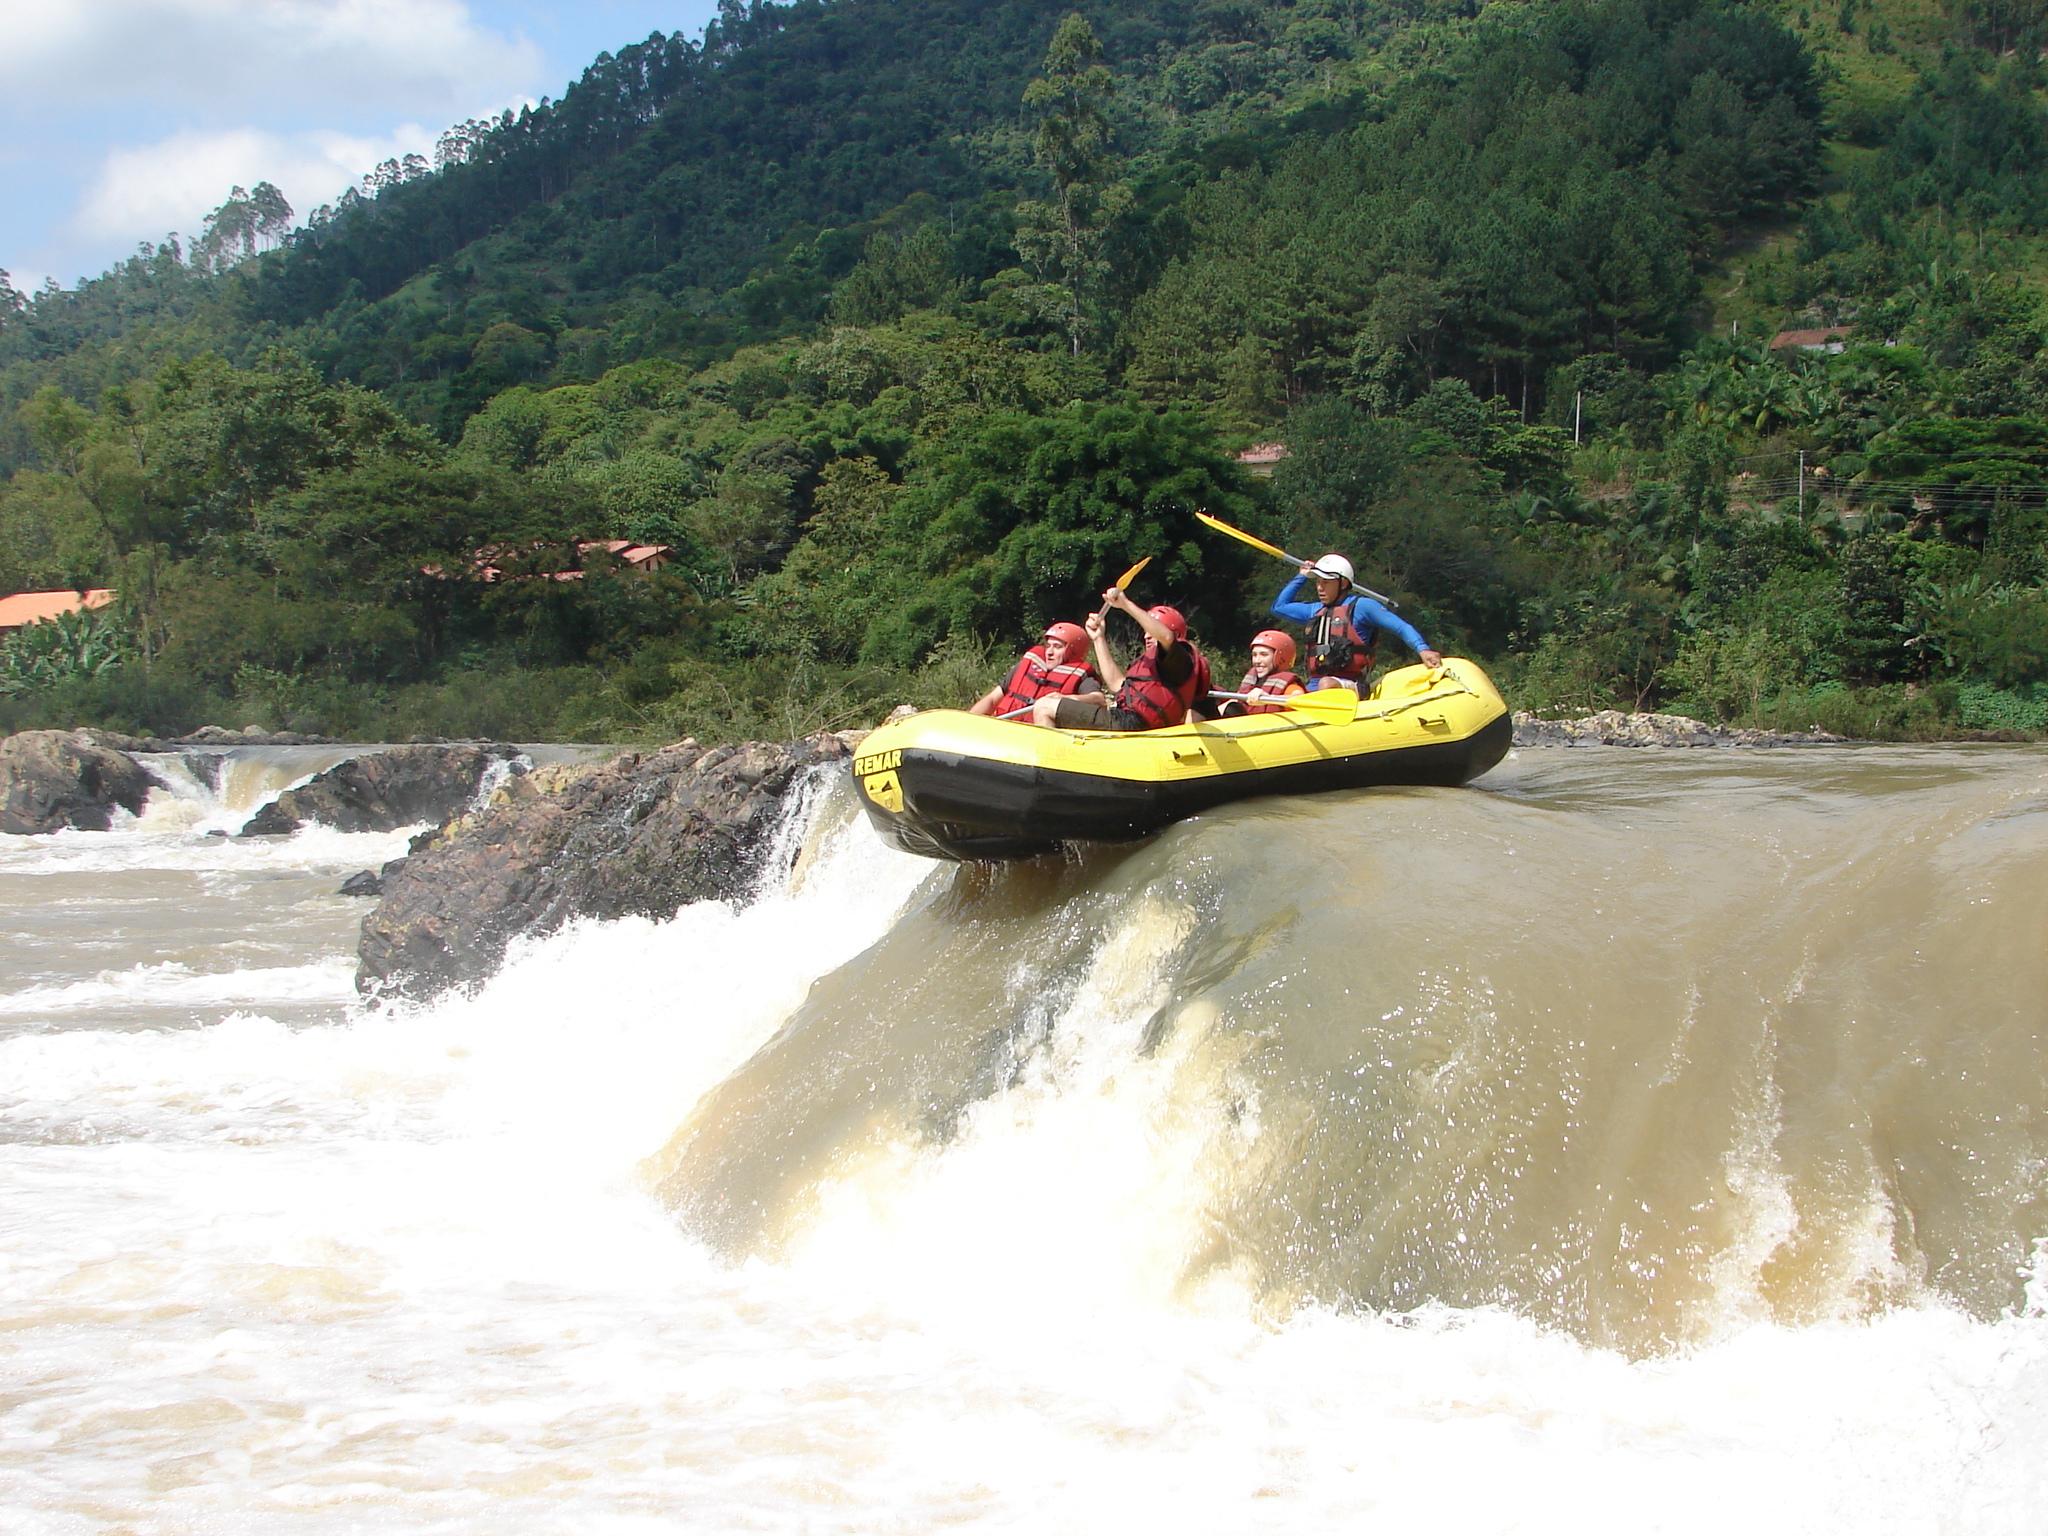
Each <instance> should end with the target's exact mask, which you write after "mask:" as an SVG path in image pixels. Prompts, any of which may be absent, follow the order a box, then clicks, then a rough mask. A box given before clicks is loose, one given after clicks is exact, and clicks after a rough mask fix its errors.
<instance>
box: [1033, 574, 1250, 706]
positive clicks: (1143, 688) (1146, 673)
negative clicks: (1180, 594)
mask: <svg viewBox="0 0 2048 1536" xmlns="http://www.w3.org/2000/svg"><path fill="white" fill-rule="evenodd" d="M1131 574H1136V568H1135V567H1134V568H1133V571H1132V573H1131ZM1129 579H1130V578H1129V576H1126V577H1125V579H1124V581H1122V582H1119V583H1118V584H1117V585H1116V586H1113V587H1111V588H1110V589H1109V590H1108V591H1107V592H1104V593H1103V594H1102V609H1101V611H1100V612H1098V613H1091V614H1089V615H1088V619H1087V630H1088V637H1089V639H1090V640H1092V641H1093V642H1094V645H1095V670H1096V671H1097V672H1100V673H1101V674H1102V681H1103V684H1104V686H1105V687H1106V688H1107V689H1108V692H1107V693H1080V694H1071V695H1055V696H1049V697H1046V698H1042V699H1040V700H1039V701H1038V702H1037V703H1036V704H1034V705H1032V706H1031V723H1032V724H1034V725H1047V726H1056V727H1059V728H1060V729H1063V730H1081V731H1151V730H1157V729H1159V728H1160V727H1161V726H1168V725H1179V724H1180V723H1181V721H1183V720H1185V719H1186V718H1187V714H1188V707H1189V706H1190V705H1191V704H1193V703H1194V701H1195V700H1196V699H1199V698H1202V697H1204V696H1205V695H1206V694H1207V693H1208V692H1209V687H1210V682H1209V663H1208V661H1207V659H1206V658H1205V657H1204V656H1203V655H1202V653H1201V652H1200V651H1199V650H1197V649H1196V648H1195V646H1194V645H1193V643H1192V642H1190V641H1189V639H1188V621H1187V620H1186V619H1185V618H1183V617H1182V616H1181V612H1180V610H1179V609H1178V608H1170V607H1168V606H1166V605H1165V604H1164V603H1161V604H1159V605H1157V606H1155V607H1152V608H1140V607H1139V606H1138V605H1137V604H1136V603H1134V602H1132V601H1131V598H1130V594H1129V593H1127V592H1126V591H1124V587H1125V586H1126V585H1127V584H1128V583H1129ZM1112 608H1120V609H1122V610H1123V611H1124V612H1125V613H1127V614H1129V615H1130V616H1131V617H1132V618H1133V619H1135V620H1136V621H1137V624H1138V628H1140V629H1141V630H1143V631H1144V632H1145V648H1144V649H1143V650H1142V651H1140V652H1139V653H1138V656H1137V659H1136V660H1135V661H1133V662H1132V663H1131V664H1130V667H1129V668H1128V669H1126V668H1124V667H1121V666H1118V665H1117V660H1116V657H1114V656H1112V655H1111V654H1110V650H1109V641H1108V639H1107V638H1106V637H1105V629H1106V621H1107V619H1108V615H1109V610H1110V609H1112Z"/></svg>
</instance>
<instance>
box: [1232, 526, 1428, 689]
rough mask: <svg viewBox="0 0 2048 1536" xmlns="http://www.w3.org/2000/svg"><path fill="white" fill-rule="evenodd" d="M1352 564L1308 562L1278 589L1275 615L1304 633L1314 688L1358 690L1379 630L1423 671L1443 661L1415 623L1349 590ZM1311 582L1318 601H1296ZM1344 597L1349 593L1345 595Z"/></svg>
mask: <svg viewBox="0 0 2048 1536" xmlns="http://www.w3.org/2000/svg"><path fill="white" fill-rule="evenodd" d="M1351 577H1352V570H1351V562H1350V561H1349V560H1346V559H1345V558H1344V557H1343V556H1342V555H1325V556H1323V558H1322V559H1320V560H1314V561H1306V562H1304V563H1303V565H1302V567H1301V574H1300V575H1298V576H1296V577H1295V578H1294V579H1293V580H1292V581H1290V582H1288V583H1287V585H1286V586H1284V587H1282V588H1281V589H1280V595H1279V596H1278V597H1276V598H1274V599H1273V612H1274V613H1275V614H1276V615H1277V616H1279V617H1280V618H1283V619H1292V620H1293V621H1294V622H1295V623H1297V624H1300V625H1303V626H1305V627H1306V628H1307V630H1308V640H1309V653H1308V675H1309V678H1310V680H1311V681H1310V686H1311V687H1314V688H1359V687H1361V685H1362V684H1363V683H1364V681H1365V675H1366V673H1368V672H1370V671H1371V670H1372V664H1373V653H1374V652H1375V651H1377V650H1378V648H1379V640H1380V631H1382V630H1390V631H1392V632H1393V633H1394V634H1395V635H1396V636H1398V637H1399V639H1400V641H1401V643H1402V644H1403V645H1405V646H1407V647H1408V649H1409V650H1411V651H1413V652H1414V653H1415V654H1416V655H1417V656H1418V657H1420V658H1421V660H1422V664H1423V665H1424V666H1426V667H1440V666H1442V665H1443V664H1444V659H1443V657H1441V656H1440V655H1438V654H1437V653H1436V651H1435V650H1434V649H1433V648H1432V647H1431V645H1430V643H1429V642H1428V641H1427V640H1425V639H1423V638H1422V634H1421V632H1420V631H1419V630H1417V629H1416V627H1415V626H1414V625H1413V624H1410V623H1409V622H1408V621H1407V620H1406V619H1404V618H1402V617H1401V616H1400V615H1399V614H1396V613H1395V612H1394V611H1393V610H1392V609H1390V608H1388V607H1387V606H1386V605H1385V604H1384V603H1380V602H1375V601H1374V600H1373V599H1372V598H1369V597H1367V596H1365V595H1364V594H1363V593H1359V592H1352V591H1351ZM1311 580H1313V581H1314V582H1315V584H1316V600H1315V601H1314V602H1313V603H1305V602H1297V601H1296V596H1297V594H1299V593H1300V591H1301V589H1302V587H1303V586H1304V585H1306V584H1307V583H1308V582H1309V581H1311ZM1347 594H1348V595H1347Z"/></svg>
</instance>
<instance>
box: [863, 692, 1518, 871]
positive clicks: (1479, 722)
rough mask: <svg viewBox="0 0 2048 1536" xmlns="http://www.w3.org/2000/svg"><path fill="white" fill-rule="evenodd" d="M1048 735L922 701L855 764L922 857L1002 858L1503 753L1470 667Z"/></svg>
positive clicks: (1425, 775)
mask: <svg viewBox="0 0 2048 1536" xmlns="http://www.w3.org/2000/svg"><path fill="white" fill-rule="evenodd" d="M1317 702H1318V706H1319V707H1317V708H1315V709H1306V708H1297V709H1289V710H1283V711H1281V712H1280V713H1278V714H1270V715H1241V716H1238V717H1236V718H1234V719H1228V720H1207V721H1191V722H1189V723H1187V724H1184V725H1177V726H1173V727H1171V728H1169V729H1166V730H1157V731H1060V730H1046V729H1043V728H1041V727H1039V726H1034V725H1027V724H1025V723H1024V722H1022V721H1011V720H992V719H989V718H987V717H986V716H983V715H971V714H968V713H967V712H966V711H965V710H957V709H939V710H928V711H926V712H924V713H922V714H917V715H911V716H908V717H906V718H905V719H902V720H897V721H894V722H892V723H890V724H888V725H885V726H883V727H881V728H880V729H879V730H877V731H875V732H873V733H872V734H870V735H869V736H868V738H867V740H866V741H864V742H862V743H861V746H860V751H859V752H858V754H857V755H856V756H855V758H854V760H853V779H854V784H855V786H856V788H857V789H858V790H859V793H860V798H861V804H862V805H863V806H864V807H866V809H867V813H868V816H869V819H870V820H872V821H873V822H874V824H875V826H876V827H877V828H878V829H879V830H880V831H881V833H882V836H883V837H884V838H886V839H887V840H888V841H889V842H891V843H893V844H894V845H895V846H897V847H898V848H902V849H904V850H906V851H907V852H910V853H918V854H923V855H925V856H926V857H928V858H934V859H1009V858H1024V857H1029V856H1031V855H1033V854H1040V853H1045V852H1048V851H1049V850H1051V849H1053V848H1055V847H1057V846H1058V845H1059V844H1061V843H1066V842H1126V841H1129V840H1130V839H1133V838H1139V837H1144V836H1146V835H1148V834H1149V833H1152V832H1156V831H1158V830H1159V828H1161V827H1163V826H1165V825H1167V824H1168V823H1169V822H1174V821H1178V820H1180V819H1181V818H1182V817H1184V816H1192V815H1195V814H1196V813H1198V812H1200V811H1205V810H1208V809H1210V808H1211V807H1212V806H1217V805H1221V804H1223V803H1225V802H1226V801H1230V800H1236V799H1240V798H1242V797H1244V796H1246V795H1298V794H1311V793H1314V792H1317V791H1321V790H1331V789H1358V788H1361V787H1364V786H1368V785H1374V784H1463V783H1465V782H1467V781H1468V780H1470V779H1474V778H1477V777H1478V776H1479V775H1480V774H1482V773H1484V772H1486V770H1487V769H1489V768H1491V767H1492V766H1493V765H1494V764H1495V763H1497V762H1499V761H1500V760H1501V759H1502V758H1503V757H1505V756H1506V755H1507V750H1508V746H1509V743H1510V741H1511V739H1512V737H1513V725H1512V723H1511V721H1510V720H1509V717H1508V707H1507V705H1506V703H1505V702H1503V700H1502V699H1501V696H1500V694H1499V692H1498V691H1496V690H1495V688H1494V686H1493V683H1492V682H1491V681H1490V680H1489V679H1488V678H1487V676H1486V674H1485V673H1484V672H1482V671H1481V670H1480V669H1479V668H1478V667H1477V666H1476V665H1474V664H1473V663H1472V662H1469V661H1465V660H1463V659H1461V658H1457V657H1449V658H1446V659H1445V661H1444V663H1443V665H1442V666H1441V667H1439V668H1430V667H1422V666H1414V667H1403V668H1401V669H1399V670H1398V671H1393V672H1389V673H1387V674H1386V675H1385V676H1384V677H1383V678H1382V679H1381V680H1380V682H1379V685H1378V686H1377V687H1376V688H1374V689H1373V691H1372V692H1371V694H1370V695H1369V696H1367V697H1366V698H1364V699H1362V700H1359V701H1358V702H1357V704H1356V706H1355V707H1354V708H1353V709H1350V710H1344V709H1342V707H1341V706H1340V707H1339V708H1338V709H1337V710H1335V711H1333V710H1332V709H1331V708H1330V704H1331V702H1332V701H1331V699H1330V697H1329V693H1328V691H1325V692H1324V693H1323V694H1321V695H1319V696H1318V700H1317Z"/></svg>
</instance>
